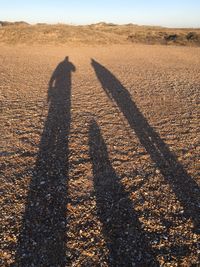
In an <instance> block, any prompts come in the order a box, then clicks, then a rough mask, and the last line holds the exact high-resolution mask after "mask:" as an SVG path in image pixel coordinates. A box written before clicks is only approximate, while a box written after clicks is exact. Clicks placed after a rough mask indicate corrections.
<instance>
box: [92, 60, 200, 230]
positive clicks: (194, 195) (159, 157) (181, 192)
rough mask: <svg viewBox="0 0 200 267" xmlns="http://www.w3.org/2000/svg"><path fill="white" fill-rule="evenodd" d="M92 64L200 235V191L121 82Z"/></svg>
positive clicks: (106, 90) (102, 67) (111, 97)
mask: <svg viewBox="0 0 200 267" xmlns="http://www.w3.org/2000/svg"><path fill="white" fill-rule="evenodd" d="M91 65H92V66H93V68H94V70H95V73H96V76H97V78H98V79H99V81H100V83H101V85H102V87H103V89H104V91H105V92H106V94H107V96H108V97H109V98H110V99H111V101H113V102H115V103H116V104H117V106H118V107H119V109H120V111H121V112H122V114H123V115H124V117H125V118H126V119H127V121H128V123H129V125H130V127H131V128H132V129H133V130H134V131H135V133H136V135H137V137H138V139H139V140H140V143H141V144H142V145H143V146H144V148H145V149H146V151H147V153H148V154H149V155H150V157H151V159H152V160H153V161H154V162H155V164H156V166H157V168H159V170H160V172H161V173H162V175H163V177H164V178H165V179H166V181H167V182H168V183H169V184H170V186H171V188H172V190H173V191H174V193H175V194H176V196H177V198H178V200H179V201H180V204H181V205H182V206H183V208H184V214H185V216H186V217H187V218H190V219H191V220H192V222H193V225H194V231H195V232H199V231H200V205H199V203H200V202H199V201H200V189H199V186H198V184H197V183H196V182H195V181H194V180H193V178H192V177H191V176H190V175H189V174H188V173H187V171H186V170H185V169H184V168H183V166H182V165H181V164H180V162H179V161H178V160H177V158H176V156H175V155H174V154H173V153H172V152H171V151H170V149H169V147H168V146H167V144H165V142H164V141H163V140H162V139H161V137H160V136H159V134H158V133H157V132H156V131H155V130H154V129H153V128H152V127H151V126H150V125H149V123H148V121H147V119H146V118H145V117H144V115H143V114H142V113H141V111H140V110H139V108H138V107H137V105H136V104H135V103H134V101H133V100H132V97H131V95H130V93H129V92H128V90H127V89H126V88H125V87H124V86H123V85H122V84H121V82H120V81H119V80H118V79H117V78H116V77H115V76H114V75H113V74H112V73H111V72H110V71H109V70H108V69H106V68H105V67H104V66H102V65H101V64H99V63H98V62H97V61H95V60H94V59H92V62H91Z"/></svg>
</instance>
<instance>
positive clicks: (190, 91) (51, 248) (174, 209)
mask: <svg viewBox="0 0 200 267" xmlns="http://www.w3.org/2000/svg"><path fill="white" fill-rule="evenodd" d="M66 56H68V57H69V58H68V59H65V57H66ZM199 73H200V49H199V48H187V47H185V48H183V47H164V46H147V45H131V46H129V45H124V46H120V45H118V46H107V47H105V46H97V47H93V48H92V47H77V48H73V47H69V46H68V47H64V46H62V47H50V46H49V47H48V46H47V47H44V46H43V47H42V46H34V47H31V46H30V47H28V46H13V47H11V46H10V47H9V46H0V89H1V147H2V149H1V151H2V152H1V192H2V193H1V240H2V246H1V260H2V264H1V266H120V267H121V266H126V267H129V266H197V265H198V264H200V262H199V260H198V257H199V254H200V247H199V240H200V239H199V232H200V227H199V222H200V218H199V215H200V211H199V208H200V204H199V203H200V202H199V200H200V191H199V186H198V185H199V182H200V180H199V177H198V172H199V165H198V164H199V161H198V159H199V158H198V156H199V128H198V127H199V114H198V113H199V99H200V98H199V91H200V90H199V89H200V75H199Z"/></svg>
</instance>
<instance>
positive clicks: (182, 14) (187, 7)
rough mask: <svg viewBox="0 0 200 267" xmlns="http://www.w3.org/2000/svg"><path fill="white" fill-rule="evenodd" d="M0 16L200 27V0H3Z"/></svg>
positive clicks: (3, 17)
mask: <svg viewBox="0 0 200 267" xmlns="http://www.w3.org/2000/svg"><path fill="white" fill-rule="evenodd" d="M0 20H8V21H16V20H25V21H27V22H30V23H37V22H47V23H58V22H61V23H72V24H90V23H95V22H100V21H105V22H113V23H119V24H123V23H136V24H141V25H144V24H145V25H161V26H168V27H200V0H163V1H162V0H0Z"/></svg>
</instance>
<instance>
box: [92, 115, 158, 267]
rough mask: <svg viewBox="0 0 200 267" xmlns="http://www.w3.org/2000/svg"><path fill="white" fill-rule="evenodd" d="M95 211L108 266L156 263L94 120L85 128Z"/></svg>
mask: <svg viewBox="0 0 200 267" xmlns="http://www.w3.org/2000/svg"><path fill="white" fill-rule="evenodd" d="M89 151H90V158H91V161H92V169H93V177H94V191H95V195H96V202H97V213H98V216H99V218H100V221H101V222H102V225H103V236H104V238H105V241H106V245H107V248H108V250H109V255H108V264H109V266H113V267H117V266H120V267H122V266H133V263H134V264H135V265H134V266H159V264H158V262H157V260H156V258H155V255H154V252H153V250H152V249H151V246H150V244H149V241H148V240H147V238H146V236H145V232H144V231H143V230H142V226H141V223H140V221H139V219H138V216H137V214H136V213H135V212H134V209H133V205H132V202H131V200H130V199H129V194H128V193H127V192H126V191H125V190H124V188H123V186H122V184H121V182H120V177H118V175H117V174H116V172H115V170H114V169H113V167H112V164H111V162H110V160H109V156H108V151H107V147H106V144H105V141H104V139H103V137H102V134H101V130H100V128H99V126H98V124H97V122H96V121H95V120H92V121H91V123H90V128H89Z"/></svg>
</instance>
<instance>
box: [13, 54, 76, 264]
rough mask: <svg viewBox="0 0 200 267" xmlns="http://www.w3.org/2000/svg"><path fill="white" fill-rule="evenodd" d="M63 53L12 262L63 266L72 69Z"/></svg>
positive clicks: (52, 82)
mask: <svg viewBox="0 0 200 267" xmlns="http://www.w3.org/2000/svg"><path fill="white" fill-rule="evenodd" d="M72 71H75V67H74V65H73V64H72V63H71V62H69V61H68V58H67V57H66V58H65V60H64V61H62V62H61V63H59V64H58V66H57V67H56V69H55V70H54V72H53V74H52V76H51V79H50V81H49V88H48V101H49V110H48V115H47V118H46V121H45V125H44V129H43V133H42V136H41V141H40V145H39V152H38V156H37V160H36V164H35V170H34V174H33V176H32V178H31V181H30V186H29V191H28V196H27V203H26V207H25V213H24V216H23V221H22V228H21V233H20V237H19V240H18V247H17V253H16V262H15V265H14V266H66V259H65V252H66V251H65V246H66V204H67V187H68V185H67V184H68V149H69V148H68V135H69V130H70V120H71V116H70V108H71V73H72Z"/></svg>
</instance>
